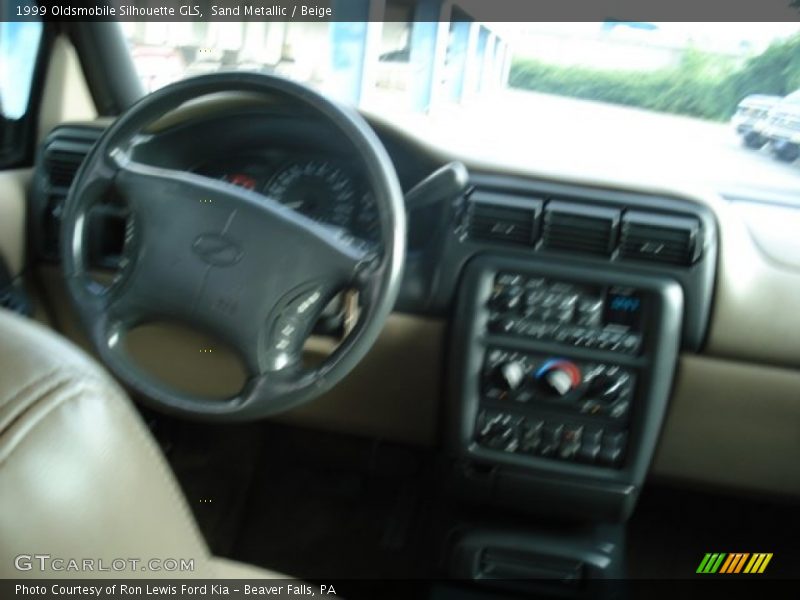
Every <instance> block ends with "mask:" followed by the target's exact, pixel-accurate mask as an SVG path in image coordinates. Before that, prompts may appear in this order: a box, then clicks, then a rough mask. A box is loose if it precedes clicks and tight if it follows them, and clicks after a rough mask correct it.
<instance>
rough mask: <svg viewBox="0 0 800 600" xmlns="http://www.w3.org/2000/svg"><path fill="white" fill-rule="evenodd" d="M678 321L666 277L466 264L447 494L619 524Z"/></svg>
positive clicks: (673, 289)
mask: <svg viewBox="0 0 800 600" xmlns="http://www.w3.org/2000/svg"><path fill="white" fill-rule="evenodd" d="M682 314H683V292H682V289H681V287H680V285H678V283H676V282H675V281H674V280H672V279H669V278H667V277H659V276H646V275H642V274H636V275H631V274H626V273H623V272H615V271H612V270H611V269H597V268H587V267H582V266H577V265H575V264H569V263H566V262H565V263H563V264H562V263H559V262H558V261H555V260H552V259H551V260H547V261H546V262H545V261H543V260H537V259H529V258H526V259H518V258H510V257H502V256H491V255H483V256H480V257H477V258H475V259H473V260H472V261H471V262H470V263H469V264H468V265H467V267H466V270H465V273H464V278H463V280H462V286H461V290H460V306H459V309H458V312H457V316H456V321H455V324H456V327H457V328H458V332H459V333H457V334H456V336H457V337H459V336H460V338H461V339H460V340H458V341H457V342H456V343H455V344H454V346H453V353H454V354H455V356H454V360H455V361H456V365H457V368H455V369H453V372H454V373H455V380H454V381H453V382H452V386H453V392H454V393H453V394H452V398H451V402H452V406H451V408H452V411H451V415H452V417H453V422H451V423H450V425H451V429H450V438H451V439H450V445H451V448H452V449H453V450H454V452H455V454H456V456H457V457H458V462H457V474H458V479H459V480H460V485H463V486H465V487H466V488H469V489H470V490H471V491H470V495H472V496H473V497H481V498H483V499H484V500H486V501H488V502H489V503H491V504H496V505H500V506H507V507H509V508H514V509H519V510H522V511H530V510H533V511H535V512H540V513H542V512H544V513H555V514H559V515H562V516H571V517H577V518H581V519H586V520H603V521H619V520H624V519H625V518H627V516H628V515H629V514H630V512H631V511H632V509H633V507H634V504H635V501H636V497H637V494H638V491H639V489H640V488H641V485H642V483H643V481H644V478H645V475H646V473H647V469H648V467H649V464H650V461H651V459H652V456H653V452H654V449H655V446H656V441H657V438H658V434H659V430H660V428H661V424H662V421H663V418H664V414H665V409H666V406H667V400H668V396H669V392H670V386H671V383H672V377H673V374H674V369H675V361H676V356H677V351H678V341H679V339H680V330H681V323H682Z"/></svg>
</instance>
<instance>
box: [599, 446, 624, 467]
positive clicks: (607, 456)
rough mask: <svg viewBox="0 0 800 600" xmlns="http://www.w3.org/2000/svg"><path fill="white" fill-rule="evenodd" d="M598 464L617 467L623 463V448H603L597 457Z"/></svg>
mask: <svg viewBox="0 0 800 600" xmlns="http://www.w3.org/2000/svg"><path fill="white" fill-rule="evenodd" d="M597 462H598V463H600V464H602V465H606V466H609V467H616V466H618V465H619V464H620V463H621V462H622V448H612V447H609V446H602V447H601V448H600V453H599V454H598V455H597Z"/></svg>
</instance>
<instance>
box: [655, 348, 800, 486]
mask: <svg viewBox="0 0 800 600" xmlns="http://www.w3.org/2000/svg"><path fill="white" fill-rule="evenodd" d="M798 456H800V373H798V372H797V371H792V370H789V369H779V368H772V367H764V366H756V365H748V364H744V363H740V362H732V361H724V360H717V359H713V358H705V357H701V356H693V355H683V356H681V359H680V362H679V368H678V377H677V380H676V383H675V388H674V391H673V394H672V399H671V401H670V406H669V413H668V417H667V421H666V423H665V425H664V430H663V432H662V436H661V442H660V445H659V447H658V451H657V453H656V457H655V461H654V465H653V472H654V473H655V474H656V475H660V476H666V477H670V478H677V479H682V480H688V481H693V482H695V483H697V484H701V485H716V486H722V487H729V488H739V489H742V490H744V489H748V490H762V491H769V492H773V493H782V494H789V495H800V469H798V467H797V457H798Z"/></svg>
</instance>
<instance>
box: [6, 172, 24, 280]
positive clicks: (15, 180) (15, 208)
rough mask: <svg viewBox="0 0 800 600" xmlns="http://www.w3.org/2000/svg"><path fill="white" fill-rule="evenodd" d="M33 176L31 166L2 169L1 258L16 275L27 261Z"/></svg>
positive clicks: (13, 274)
mask: <svg viewBox="0 0 800 600" xmlns="http://www.w3.org/2000/svg"><path fill="white" fill-rule="evenodd" d="M30 179H31V170H30V169H14V170H11V171H0V257H2V258H3V259H4V260H5V262H6V264H7V265H8V268H9V270H10V271H11V275H12V276H17V275H19V274H20V273H21V272H22V267H23V265H24V264H25V231H26V226H25V212H26V206H27V201H26V195H27V190H28V185H29V183H30Z"/></svg>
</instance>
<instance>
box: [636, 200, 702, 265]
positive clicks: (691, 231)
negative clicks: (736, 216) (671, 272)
mask: <svg viewBox="0 0 800 600" xmlns="http://www.w3.org/2000/svg"><path fill="white" fill-rule="evenodd" d="M701 250H702V235H701V228H700V221H699V220H698V219H695V218H692V217H682V216H676V215H662V214H657V213H647V212H641V211H627V212H626V213H625V215H624V216H623V218H622V236H621V240H620V258H623V259H630V260H640V261H647V262H655V263H664V264H671V265H690V264H692V263H694V262H695V261H697V259H698V258H699V257H700V252H701Z"/></svg>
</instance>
